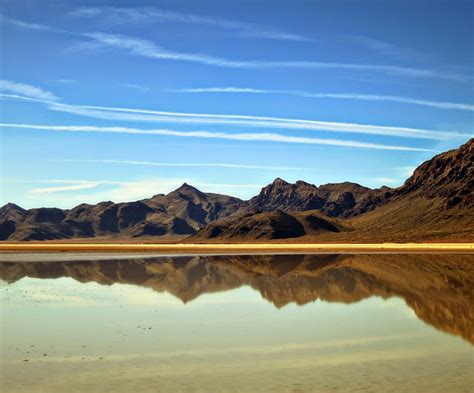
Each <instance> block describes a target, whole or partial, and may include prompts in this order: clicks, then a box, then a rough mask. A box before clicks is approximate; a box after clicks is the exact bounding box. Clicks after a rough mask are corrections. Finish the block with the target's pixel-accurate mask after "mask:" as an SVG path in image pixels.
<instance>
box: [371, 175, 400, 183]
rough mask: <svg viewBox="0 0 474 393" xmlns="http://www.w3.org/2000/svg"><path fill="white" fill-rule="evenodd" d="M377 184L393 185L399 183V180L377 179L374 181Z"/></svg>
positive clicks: (389, 178)
mask: <svg viewBox="0 0 474 393" xmlns="http://www.w3.org/2000/svg"><path fill="white" fill-rule="evenodd" d="M375 180H376V181H377V182H379V183H381V184H395V183H400V180H399V179H394V178H391V177H377V178H376V179H375Z"/></svg>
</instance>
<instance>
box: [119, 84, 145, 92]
mask: <svg viewBox="0 0 474 393" xmlns="http://www.w3.org/2000/svg"><path fill="white" fill-rule="evenodd" d="M119 86H121V87H126V88H127V89H132V90H136V91H140V92H142V93H145V92H147V91H150V88H149V87H148V86H142V85H137V84H135V83H119Z"/></svg>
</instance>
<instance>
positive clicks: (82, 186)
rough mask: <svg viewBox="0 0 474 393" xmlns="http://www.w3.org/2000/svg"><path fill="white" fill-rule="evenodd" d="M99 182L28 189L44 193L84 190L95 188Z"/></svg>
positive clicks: (36, 192)
mask: <svg viewBox="0 0 474 393" xmlns="http://www.w3.org/2000/svg"><path fill="white" fill-rule="evenodd" d="M98 185H99V183H81V184H72V185H70V186H59V187H44V188H35V189H33V190H31V191H30V193H31V194H46V193H51V192H61V191H77V190H85V189H88V188H95V187H97V186H98Z"/></svg>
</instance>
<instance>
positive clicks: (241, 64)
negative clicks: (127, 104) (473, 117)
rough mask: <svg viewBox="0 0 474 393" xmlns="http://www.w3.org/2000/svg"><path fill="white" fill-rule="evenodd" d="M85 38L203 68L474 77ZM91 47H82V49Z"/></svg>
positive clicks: (113, 37)
mask: <svg viewBox="0 0 474 393" xmlns="http://www.w3.org/2000/svg"><path fill="white" fill-rule="evenodd" d="M83 36H84V37H86V38H89V39H90V43H91V44H92V47H91V49H93V50H100V49H101V47H102V48H107V47H108V48H115V49H120V50H123V51H125V52H127V53H129V54H133V55H137V56H143V57H149V58H153V59H160V60H175V61H185V62H192V63H198V64H203V65H209V66H215V67H225V68H244V69H269V68H302V69H333V70H338V69H339V70H349V71H357V72H379V73H382V74H389V75H397V76H404V77H413V78H431V79H444V80H450V81H453V82H462V83H470V82H471V81H472V78H471V77H469V76H467V75H462V74H457V73H450V72H442V71H437V70H430V69H422V68H414V67H405V66H398V65H378V64H356V63H336V62H319V61H307V60H281V61H280V60H231V59H227V58H224V57H218V56H213V55H208V54H203V53H188V52H179V51H173V50H169V49H166V48H164V47H161V46H158V45H156V44H155V43H154V42H152V41H149V40H145V39H141V38H135V37H130V36H126V35H118V34H107V33H98V32H97V33H86V34H83ZM84 48H87V46H84V45H81V49H84Z"/></svg>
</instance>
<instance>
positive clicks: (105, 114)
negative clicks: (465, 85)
mask: <svg viewBox="0 0 474 393" xmlns="http://www.w3.org/2000/svg"><path fill="white" fill-rule="evenodd" d="M0 99H16V100H24V101H30V102H38V103H43V104H45V105H47V106H48V108H49V109H51V110H54V111H60V112H65V113H71V114H75V115H79V116H86V117H91V118H96V119H102V120H114V121H126V122H129V121H139V122H148V123H153V122H155V123H173V124H187V125H189V124H207V125H226V126H232V127H235V126H237V127H252V128H277V129H284V130H300V131H325V132H327V131H329V132H339V133H355V134H368V135H381V136H397V137H403V138H415V139H431V140H450V139H453V138H455V139H457V138H459V139H465V138H469V137H472V133H471V134H470V133H463V132H455V131H437V130H426V129H418V128H410V127H391V126H381V125H370V124H358V123H349V122H328V121H319V120H306V119H291V118H281V117H270V116H248V115H226V114H218V115H217V114H206V113H186V112H169V111H157V110H148V109H135V108H122V107H105V106H92V105H70V104H65V103H60V102H55V101H48V100H41V99H37V98H31V97H24V96H20V95H14V94H1V93H0Z"/></svg>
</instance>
